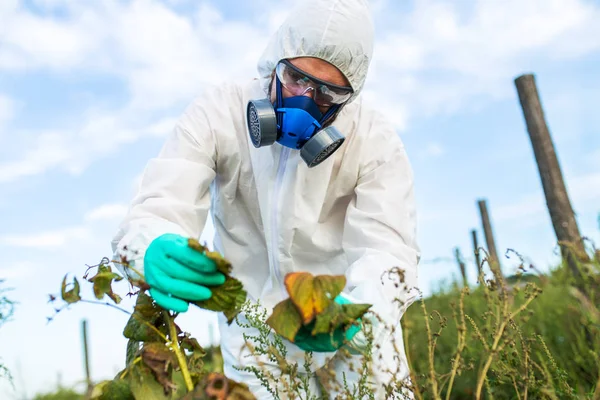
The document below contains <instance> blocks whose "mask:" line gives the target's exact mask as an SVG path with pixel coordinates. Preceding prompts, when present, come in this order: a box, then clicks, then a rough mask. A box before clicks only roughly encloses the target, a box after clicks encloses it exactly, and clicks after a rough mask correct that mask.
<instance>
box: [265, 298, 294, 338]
mask: <svg viewBox="0 0 600 400" xmlns="http://www.w3.org/2000/svg"><path fill="white" fill-rule="evenodd" d="M266 322H267V325H269V326H270V327H271V328H273V329H274V330H275V332H277V333H278V334H279V335H281V336H283V337H284V338H286V339H287V340H289V341H290V342H294V338H295V337H296V334H297V333H298V331H299V330H300V327H301V326H302V316H301V315H300V313H299V312H298V310H297V308H296V306H295V305H294V303H293V302H292V300H290V299H286V300H283V301H282V302H280V303H279V304H277V305H276V306H275V308H274V309H273V313H272V314H271V316H270V317H269V318H268V319H267V321H266Z"/></svg>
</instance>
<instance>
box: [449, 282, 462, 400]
mask: <svg viewBox="0 0 600 400" xmlns="http://www.w3.org/2000/svg"><path fill="white" fill-rule="evenodd" d="M464 300H465V291H464V290H462V291H461V293H460V303H459V309H460V325H458V321H457V325H458V326H457V331H458V347H457V349H456V357H455V358H454V363H453V364H452V373H451V375H450V383H448V390H447V391H446V400H450V395H451V393H452V385H453V384H454V377H455V376H456V373H457V371H458V367H459V365H460V358H461V355H462V352H463V350H464V348H465V344H466V340H465V336H466V335H467V323H466V322H465V308H464Z"/></svg>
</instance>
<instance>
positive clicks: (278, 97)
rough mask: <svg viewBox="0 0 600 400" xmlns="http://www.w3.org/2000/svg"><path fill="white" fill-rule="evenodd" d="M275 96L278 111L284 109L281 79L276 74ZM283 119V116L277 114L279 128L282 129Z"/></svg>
mask: <svg viewBox="0 0 600 400" xmlns="http://www.w3.org/2000/svg"><path fill="white" fill-rule="evenodd" d="M275 94H276V96H275V97H276V99H275V102H276V103H277V107H276V110H277V109H280V108H282V107H283V89H282V88H281V82H280V81H279V77H278V76H277V74H275ZM282 118H283V114H282V113H280V112H278V113H277V127H278V128H280V127H281V126H282V124H283V121H282Z"/></svg>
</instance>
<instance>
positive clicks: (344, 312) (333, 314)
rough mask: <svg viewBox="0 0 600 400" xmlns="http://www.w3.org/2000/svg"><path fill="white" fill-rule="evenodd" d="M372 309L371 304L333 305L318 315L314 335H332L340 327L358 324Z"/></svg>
mask: <svg viewBox="0 0 600 400" xmlns="http://www.w3.org/2000/svg"><path fill="white" fill-rule="evenodd" d="M369 308H371V304H344V305H340V304H338V303H336V302H333V303H331V305H330V306H329V307H327V309H326V310H325V312H323V313H322V314H319V315H317V318H316V319H315V325H314V327H313V330H312V332H311V333H312V335H313V336H314V335H318V334H320V333H332V332H333V331H335V330H336V329H338V328H340V327H346V326H349V325H350V324H352V323H354V322H356V321H357V320H358V319H359V318H361V317H362V316H363V315H364V314H365V313H366V312H367V311H369Z"/></svg>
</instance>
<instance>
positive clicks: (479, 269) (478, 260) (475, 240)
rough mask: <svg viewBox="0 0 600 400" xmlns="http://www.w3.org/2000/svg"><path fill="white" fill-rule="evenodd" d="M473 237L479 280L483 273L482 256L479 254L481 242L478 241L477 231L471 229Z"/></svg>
mask: <svg viewBox="0 0 600 400" xmlns="http://www.w3.org/2000/svg"><path fill="white" fill-rule="evenodd" d="M471 238H472V239H473V252H474V253H475V263H476V265H477V280H479V275H481V257H480V256H479V242H478V241H477V231H476V230H475V229H472V230H471Z"/></svg>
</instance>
